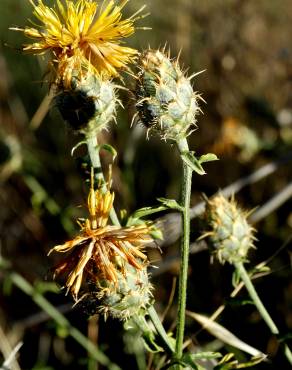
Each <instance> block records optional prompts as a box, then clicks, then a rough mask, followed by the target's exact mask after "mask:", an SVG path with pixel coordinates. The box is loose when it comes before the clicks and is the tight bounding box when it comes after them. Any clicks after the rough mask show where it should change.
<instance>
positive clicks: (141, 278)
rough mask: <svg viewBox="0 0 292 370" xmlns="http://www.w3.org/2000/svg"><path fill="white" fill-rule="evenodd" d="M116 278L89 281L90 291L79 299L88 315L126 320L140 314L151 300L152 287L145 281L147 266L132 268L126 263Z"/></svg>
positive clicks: (146, 278)
mask: <svg viewBox="0 0 292 370" xmlns="http://www.w3.org/2000/svg"><path fill="white" fill-rule="evenodd" d="M117 278H118V281H117V283H116V284H115V283H114V282H113V281H111V280H108V279H105V278H101V279H97V280H96V282H94V281H92V282H91V284H90V285H91V288H92V291H91V292H90V293H88V294H86V295H85V296H84V297H83V298H82V299H81V301H80V304H81V305H82V306H83V308H85V311H87V313H88V314H89V315H93V314H96V313H101V314H103V315H104V317H105V318H107V317H108V316H110V317H113V318H117V319H120V320H127V319H129V318H130V317H132V316H133V315H135V314H138V313H140V312H141V313H142V312H143V310H145V309H146V307H147V306H149V304H150V303H151V300H152V299H151V297H152V294H151V290H152V286H151V284H150V283H149V281H148V274H147V268H146V267H144V268H143V269H141V270H139V271H138V270H137V269H135V268H134V267H133V266H131V265H130V264H128V263H126V264H124V266H123V271H122V270H120V271H119V270H117Z"/></svg>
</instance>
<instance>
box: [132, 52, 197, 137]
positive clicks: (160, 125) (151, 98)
mask: <svg viewBox="0 0 292 370" xmlns="http://www.w3.org/2000/svg"><path fill="white" fill-rule="evenodd" d="M139 69H140V72H139V73H138V76H137V85H136V90H135V96H136V100H137V103H136V108H137V111H138V115H139V117H140V119H141V121H142V123H143V124H144V125H145V126H146V127H147V129H148V131H151V130H153V131H155V132H157V133H159V134H160V135H161V137H162V138H163V139H165V140H171V141H179V140H181V139H183V138H185V137H186V136H188V135H189V134H190V133H191V132H192V131H193V130H194V129H195V128H196V118H195V117H196V114H197V113H198V111H200V108H199V106H198V102H197V101H198V98H199V96H198V95H197V94H196V93H195V92H194V91H193V88H192V85H191V82H190V80H191V78H188V77H186V76H185V75H184V73H183V72H182V71H181V69H180V67H179V65H178V62H177V61H175V62H173V61H171V60H170V59H169V57H167V56H166V55H165V54H163V53H162V52H161V51H158V50H147V51H145V52H144V53H143V54H142V56H141V58H140V62H139Z"/></svg>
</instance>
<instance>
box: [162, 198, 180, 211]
mask: <svg viewBox="0 0 292 370" xmlns="http://www.w3.org/2000/svg"><path fill="white" fill-rule="evenodd" d="M157 200H158V202H160V203H162V204H163V205H164V206H165V207H167V208H170V209H175V210H177V211H180V212H182V211H183V207H182V206H180V205H179V204H178V202H177V201H176V200H175V199H167V198H157Z"/></svg>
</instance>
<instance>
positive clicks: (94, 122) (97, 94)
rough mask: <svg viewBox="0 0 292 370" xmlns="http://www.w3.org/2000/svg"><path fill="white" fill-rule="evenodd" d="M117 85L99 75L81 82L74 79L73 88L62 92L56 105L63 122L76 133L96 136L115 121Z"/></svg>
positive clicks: (61, 89)
mask: <svg viewBox="0 0 292 370" xmlns="http://www.w3.org/2000/svg"><path fill="white" fill-rule="evenodd" d="M117 101H118V99H117V97H116V94H115V85H114V84H113V83H112V82H111V81H110V80H103V79H102V78H101V77H99V76H97V75H88V76H87V77H86V78H85V79H83V80H82V81H79V80H78V79H77V78H72V81H71V87H70V88H64V89H63V88H60V89H59V91H58V93H57V95H56V97H55V104H56V106H57V108H58V109H59V111H60V113H61V115H62V117H63V119H64V120H65V121H66V122H68V124H69V125H70V126H71V128H72V129H73V130H77V131H79V132H81V133H83V134H85V135H86V136H93V135H95V134H97V133H98V132H99V131H101V130H102V129H105V128H107V124H108V123H109V122H110V121H111V120H112V119H114V117H115V113H116V111H115V110H116V103H117Z"/></svg>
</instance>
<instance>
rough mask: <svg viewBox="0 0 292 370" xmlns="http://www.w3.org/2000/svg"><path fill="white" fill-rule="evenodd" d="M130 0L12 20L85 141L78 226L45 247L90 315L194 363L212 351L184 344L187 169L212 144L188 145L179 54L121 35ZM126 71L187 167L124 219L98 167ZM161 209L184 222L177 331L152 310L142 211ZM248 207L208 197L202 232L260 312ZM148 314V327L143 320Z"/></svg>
mask: <svg viewBox="0 0 292 370" xmlns="http://www.w3.org/2000/svg"><path fill="white" fill-rule="evenodd" d="M127 2H128V1H127V0H125V1H122V2H120V3H115V2H114V1H112V0H109V1H105V2H102V3H101V4H99V3H97V2H95V1H93V0H76V1H73V0H64V1H63V2H62V1H59V0H57V1H56V5H55V6H53V7H49V6H47V5H45V4H44V3H43V1H42V0H39V1H38V2H37V3H34V2H33V0H31V4H32V6H33V9H34V10H33V13H34V15H35V17H36V18H37V19H38V22H39V24H37V25H35V24H34V23H33V26H30V27H25V28H18V27H16V28H15V27H14V28H13V30H16V31H21V32H23V33H24V34H25V35H26V36H27V37H29V38H30V39H32V40H33V42H32V43H30V44H26V45H24V47H23V50H24V51H26V52H29V53H32V54H49V55H50V58H49V63H48V75H49V80H48V82H49V87H50V89H51V90H52V91H53V93H54V104H55V106H56V107H57V108H58V110H59V112H60V114H61V116H62V118H63V119H64V121H66V122H67V123H68V125H69V126H70V127H71V128H72V130H73V131H74V132H76V133H77V134H79V135H80V136H81V137H82V141H81V142H80V143H81V144H83V143H85V144H86V145H87V150H88V155H89V157H90V161H91V176H90V188H89V194H88V198H87V211H88V215H87V217H86V218H85V219H78V221H77V223H78V225H79V228H80V230H79V232H78V233H77V235H76V236H75V237H74V238H72V239H70V240H68V241H65V242H64V243H63V244H59V245H56V246H54V247H53V248H52V249H51V250H50V252H49V254H51V253H52V252H56V253H58V254H62V255H64V258H61V261H60V262H59V263H58V264H57V266H56V267H55V269H54V272H55V278H56V279H57V280H61V278H62V277H63V279H65V283H64V288H65V289H66V293H70V294H71V296H72V297H73V299H74V301H75V303H77V304H78V305H79V306H80V307H82V308H83V309H84V310H85V311H86V312H87V313H88V314H89V315H94V314H96V313H100V314H102V315H103V316H104V317H105V318H107V317H108V316H111V317H112V318H117V319H119V320H121V321H124V322H125V323H126V325H125V327H127V325H128V327H129V326H130V325H131V322H133V323H134V324H135V328H136V326H137V327H138V328H139V330H140V331H141V335H142V336H143V338H144V340H145V342H146V349H148V350H149V351H153V352H163V353H165V354H167V355H168V357H166V359H164V358H163V361H164V362H165V366H166V367H168V368H175V369H181V368H192V369H196V370H197V369H202V367H199V365H198V364H197V362H196V359H197V358H200V359H206V358H209V357H210V354H204V353H202V354H195V355H194V356H192V355H193V354H190V353H188V352H186V353H184V351H183V342H184V329H185V315H186V303H187V302H186V298H187V294H186V291H187V278H188V274H187V272H188V258H189V245H190V199H191V189H192V175H193V172H195V173H197V174H199V175H204V174H206V172H205V170H204V168H203V164H204V163H205V162H210V161H214V160H217V157H216V155H214V154H212V153H208V154H203V155H201V156H199V157H197V156H196V155H195V152H194V151H190V149H189V145H188V141H187V138H188V136H189V135H191V133H192V132H193V131H195V130H196V129H197V117H198V114H199V113H200V111H201V109H200V107H199V101H203V99H202V98H201V96H200V95H199V94H198V93H197V92H196V91H195V90H194V88H193V85H192V79H193V77H194V76H195V75H196V74H193V75H191V76H189V77H188V76H187V75H186V73H185V72H184V71H183V70H182V68H181V67H180V65H179V61H178V59H171V57H170V53H165V50H152V49H149V50H146V51H143V52H142V53H141V54H139V53H138V51H137V50H135V49H132V48H130V47H128V46H124V44H123V42H124V39H125V38H127V37H129V36H130V35H132V34H133V33H134V31H135V23H136V21H137V20H138V19H139V18H142V15H141V11H142V9H143V8H144V7H142V8H141V9H140V10H138V11H137V12H136V13H135V14H133V15H132V16H131V17H129V18H127V19H123V16H122V9H123V7H124V6H125V5H126V3H127ZM133 70H135V72H136V73H135V74H134V73H133ZM123 71H127V72H128V74H130V75H132V76H135V84H136V85H135V90H134V96H135V101H134V104H135V108H136V110H137V113H136V115H135V116H134V120H135V119H138V120H139V121H140V122H142V123H143V125H144V126H145V127H146V130H147V137H149V136H151V135H152V134H153V135H158V136H159V137H160V138H161V139H162V140H163V141H166V142H167V143H168V144H169V145H174V146H175V147H176V148H177V150H178V152H179V155H180V158H181V163H182V169H183V175H182V182H181V199H180V201H176V200H173V199H165V198H163V199H160V202H162V206H161V205H160V206H158V207H147V208H142V209H140V210H138V211H136V212H134V215H132V217H129V218H128V219H127V220H126V222H125V223H123V225H121V222H120V219H119V217H118V215H117V213H116V211H115V209H114V193H113V192H112V191H111V176H110V175H109V177H108V180H106V179H105V176H104V174H103V171H102V165H101V160H100V155H99V152H100V149H101V148H102V146H101V145H100V144H99V134H100V132H101V131H102V130H109V129H110V124H111V122H112V121H118V118H117V117H118V116H117V108H118V106H119V105H120V106H122V105H121V104H119V103H120V101H119V97H118V81H119V80H121V79H122V75H121V74H122V72H123ZM80 143H79V144H78V145H80ZM103 147H104V148H106V149H108V150H110V152H111V153H112V154H113V155H114V156H115V155H116V154H117V153H116V151H115V149H114V148H112V147H111V146H110V145H108V144H105V145H104V146H103ZM109 172H110V171H109ZM161 210H164V211H165V210H176V211H179V212H180V213H181V216H182V221H183V227H182V237H181V248H180V254H181V262H180V278H179V288H178V313H177V328H176V336H175V340H174V339H172V338H171V337H170V335H168V334H167V333H166V331H165V329H164V327H163V325H162V323H161V321H160V319H159V316H158V314H157V312H156V311H155V309H154V306H153V304H154V299H153V296H152V291H153V290H154V287H153V286H152V284H151V283H150V281H149V280H150V279H149V276H148V272H147V267H148V266H149V260H148V257H147V254H146V253H147V245H148V244H149V243H152V242H153V241H154V235H155V232H156V231H157V230H155V224H154V223H151V222H148V221H145V220H144V219H143V218H144V217H145V216H148V215H150V214H153V213H156V212H158V211H161ZM246 216H247V214H246V213H243V212H241V211H240V210H238V208H237V206H236V204H235V203H234V201H232V202H231V203H230V202H228V201H227V200H225V199H224V198H223V197H221V196H219V197H218V198H214V199H211V200H210V201H208V203H207V207H206V222H207V224H208V225H209V229H208V230H207V232H206V233H205V235H204V237H206V238H208V240H209V242H210V245H212V251H213V252H214V253H215V254H216V256H217V257H218V259H219V260H220V261H221V262H222V263H224V262H229V263H231V264H233V265H234V266H235V267H236V269H237V271H238V272H239V274H240V276H241V277H242V280H243V281H244V282H245V284H246V286H247V288H248V289H249V292H250V294H251V296H252V298H253V299H254V301H255V303H256V304H257V305H258V307H261V313H263V312H264V309H263V305H262V304H261V303H260V301H259V298H258V296H257V295H256V293H255V291H254V289H253V287H252V285H251V283H250V280H249V278H248V275H247V273H246V271H245V270H244V267H243V263H244V262H246V261H247V254H248V251H249V249H250V248H251V247H253V240H254V236H253V232H254V230H253V228H252V227H251V226H249V224H248V223H247V221H246ZM156 235H157V233H156ZM148 316H149V317H150V319H151V321H152V323H153V325H154V329H153V328H152V327H151V326H150V325H149V324H148V322H147V320H146V317H148ZM268 317H269V316H268V314H267V313H266V311H265V315H264V318H265V320H266V321H267V322H269V324H268V325H270V327H271V330H272V332H273V333H274V334H277V333H278V329H277V328H276V326H275V325H274V323H273V322H272V321H271V319H270V318H268ZM174 342H175V343H174ZM213 355H214V354H212V356H213ZM218 355H219V356H220V354H215V357H218ZM223 363H224V361H223ZM219 365H220V364H219ZM219 365H218V366H219ZM223 365H224V364H223ZM223 365H222V366H223ZM220 366H221V365H220ZM222 368H224V367H222Z"/></svg>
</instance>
